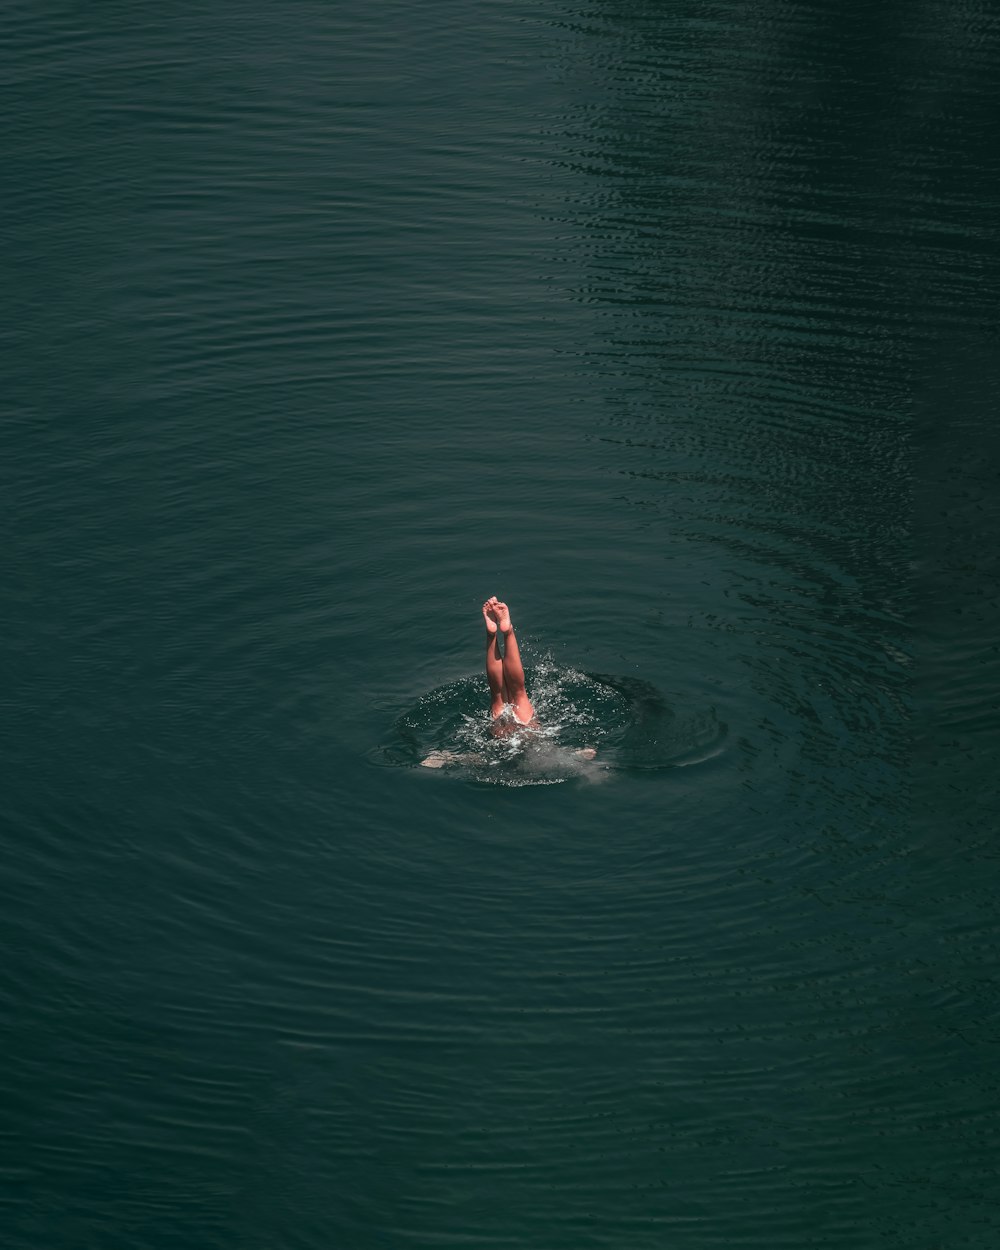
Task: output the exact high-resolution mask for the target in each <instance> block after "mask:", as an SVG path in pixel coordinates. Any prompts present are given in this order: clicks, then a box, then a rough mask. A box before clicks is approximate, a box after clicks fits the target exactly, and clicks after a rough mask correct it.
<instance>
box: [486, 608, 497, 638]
mask: <svg viewBox="0 0 1000 1250" xmlns="http://www.w3.org/2000/svg"><path fill="white" fill-rule="evenodd" d="M492 607H493V600H492V599H487V600H486V602H485V603H484V604H483V620H484V621H485V622H486V632H487V633H488V634H495V633H496V632H497V623H496V621H495V620H494V618H493V613H492V610H491V609H492Z"/></svg>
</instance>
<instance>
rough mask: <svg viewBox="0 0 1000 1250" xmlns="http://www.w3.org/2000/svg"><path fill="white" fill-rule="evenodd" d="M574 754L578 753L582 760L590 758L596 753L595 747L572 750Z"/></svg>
mask: <svg viewBox="0 0 1000 1250" xmlns="http://www.w3.org/2000/svg"><path fill="white" fill-rule="evenodd" d="M573 754H574V755H578V756H579V757H580V759H582V760H592V759H593V758H594V756H595V755H596V754H597V749H596V748H595V747H581V748H580V749H579V751H574V752H573Z"/></svg>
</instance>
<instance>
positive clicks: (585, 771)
mask: <svg viewBox="0 0 1000 1250" xmlns="http://www.w3.org/2000/svg"><path fill="white" fill-rule="evenodd" d="M527 676H528V688H529V691H530V692H531V697H532V700H533V702H534V704H535V709H536V711H537V713H538V718H539V721H540V722H541V728H540V729H538V730H529V729H525V730H524V731H521V732H517V733H515V734H512V735H511V736H509V737H505V738H495V737H493V736H492V735H491V733H490V717H489V713H488V711H487V705H488V694H487V689H486V683H485V680H484V679H483V678H482V677H479V676H477V677H466V678H462V679H460V680H459V681H455V682H452V683H450V684H449V685H447V686H441V687H438V688H437V689H436V690H431V691H429V692H428V693H427V694H426V695H424V696H423V697H422V698H420V699H419V700H418V701H417V703H416V704H414V706H413V707H411V708H408V709H407V710H406V711H405V712H403V713H402V715H401V716H399V717H398V719H397V720H396V722H395V724H394V725H393V727H392V731H391V733H390V735H389V739H388V741H387V742H385V743H384V744H382V745H381V746H379V747H378V748H376V750H375V751H373V752H372V753H371V756H370V758H371V759H372V761H373V762H374V763H377V764H381V765H389V766H399V767H413V766H417V765H420V764H421V763H422V762H423V761H425V760H428V759H430V760H431V761H433V762H434V763H435V764H436V765H437V771H439V772H440V774H441V775H446V776H452V777H459V778H462V779H463V780H466V781H473V782H480V783H485V784H490V785H506V786H526V785H557V784H559V783H562V782H566V781H573V780H579V781H587V782H590V783H594V782H601V781H606V780H608V779H609V777H610V776H611V775H613V774H621V773H639V772H643V773H649V772H665V771H667V770H669V769H673V768H683V767H687V766H690V765H693V764H698V763H701V762H703V761H705V760H708V759H711V758H713V757H714V756H717V755H719V754H721V753H722V751H723V748H724V743H725V739H726V732H727V731H726V726H725V725H724V724H722V723H721V722H720V721H719V719H718V718H717V716H716V714H715V710H714V708H710V707H697V706H692V705H690V704H685V703H684V701H683V700H682V699H678V698H675V699H674V700H670V699H668V698H667V696H666V695H664V694H663V692H662V691H660V690H658V689H657V688H656V687H655V686H653V685H651V684H650V683H649V682H647V681H642V680H641V679H639V678H634V677H620V676H617V675H615V674H611V673H582V672H578V671H577V670H575V669H569V668H560V667H558V666H557V665H555V664H553V663H551V662H545V663H542V664H540V665H538V667H536V668H535V669H533V670H531V671H530V672H529V673H528V675H527ZM590 750H593V751H595V752H596V755H595V756H594V758H593V759H590V758H587V756H586V755H585V754H581V752H589V751H590Z"/></svg>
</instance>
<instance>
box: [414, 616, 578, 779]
mask: <svg viewBox="0 0 1000 1250" xmlns="http://www.w3.org/2000/svg"><path fill="white" fill-rule="evenodd" d="M483 621H484V623H485V625H486V681H487V683H488V684H489V688H490V733H491V735H492V736H493V737H494V738H508V737H510V736H511V735H512V734H516V733H518V732H520V731H524V730H529V731H530V730H537V729H540V728H541V726H540V725H539V722H538V717H537V716H536V714H535V708H534V704H533V703H532V702H531V700H530V699H529V698H528V691H527V689H526V686H525V680H524V666H523V665H522V664H521V652H520V650H519V648H518V645H517V637H516V636H515V634H514V625H513V622H512V621H511V619H510V608H508V606H507V604H506V603H504V602H503V601H502V600H500V599H498V598H497V597H496V595H491V596H490V597H489V599H487V600H486V601H485V602H484V603H483ZM501 638H502V639H503V650H501V649H500V640H501ZM572 754H573V755H574V756H577V757H579V758H582V759H587V760H592V759H593V758H594V756H595V755H596V754H597V752H596V751H595V750H594V748H593V747H584V748H582V749H581V750H578V751H574V752H572ZM481 758H482V757H481V756H478V755H457V754H455V753H454V752H453V751H432V752H431V753H430V755H428V756H427V758H426V759H423V760H421V761H420V762H421V764H422V765H423V767H424V768H443V767H444V766H445V765H446V764H459V763H477V762H479V761H480V760H481Z"/></svg>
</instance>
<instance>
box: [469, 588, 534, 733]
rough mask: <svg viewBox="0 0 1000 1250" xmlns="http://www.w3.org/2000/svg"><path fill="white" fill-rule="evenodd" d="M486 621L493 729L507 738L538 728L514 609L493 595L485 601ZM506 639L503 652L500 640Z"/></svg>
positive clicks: (487, 672)
mask: <svg viewBox="0 0 1000 1250" xmlns="http://www.w3.org/2000/svg"><path fill="white" fill-rule="evenodd" d="M483 620H484V621H485V623H486V680H487V681H488V682H489V687H490V717H491V721H492V723H491V725H490V732H491V733H492V735H493V737H494V738H507V737H509V736H510V735H511V734H514V733H517V731H518V730H519V729H537V728H538V717H537V716H536V715H535V709H534V706H533V704H532V702H531V700H530V699H529V698H528V692H527V690H526V689H525V684H524V668H523V666H522V664H521V652H520V651H519V650H518V646H517V638H516V636H515V634H514V625H513V623H512V621H511V619H510V608H508V607H507V605H506V603H502V602H501V601H500V600H499V599H498V598H497V597H496V595H492V596H491V597H490V598H489V599H487V600H486V602H485V603H484V604H483ZM501 638H503V643H504V645H503V651H501V650H500V639H501Z"/></svg>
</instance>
